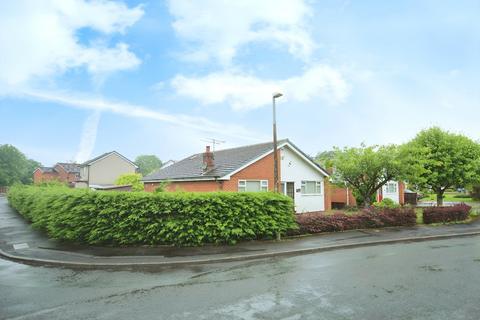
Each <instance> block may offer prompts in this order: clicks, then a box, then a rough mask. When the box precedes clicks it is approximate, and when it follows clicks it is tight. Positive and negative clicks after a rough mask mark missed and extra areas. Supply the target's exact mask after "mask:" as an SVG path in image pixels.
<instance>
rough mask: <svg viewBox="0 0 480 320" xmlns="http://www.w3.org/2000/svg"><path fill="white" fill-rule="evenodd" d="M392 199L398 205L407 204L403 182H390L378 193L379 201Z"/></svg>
mask: <svg viewBox="0 0 480 320" xmlns="http://www.w3.org/2000/svg"><path fill="white" fill-rule="evenodd" d="M386 198H388V199H391V200H393V202H395V203H396V204H400V205H403V204H405V183H403V182H402V181H388V182H387V183H386V184H384V185H383V187H381V188H380V189H378V191H377V201H379V202H380V201H382V200H383V199H386Z"/></svg>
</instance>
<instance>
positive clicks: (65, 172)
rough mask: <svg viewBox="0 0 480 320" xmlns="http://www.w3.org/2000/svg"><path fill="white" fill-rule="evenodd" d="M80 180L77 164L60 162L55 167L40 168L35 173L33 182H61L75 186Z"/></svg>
mask: <svg viewBox="0 0 480 320" xmlns="http://www.w3.org/2000/svg"><path fill="white" fill-rule="evenodd" d="M79 178H80V167H79V165H78V164H77V163H67V162H58V163H56V164H55V166H53V167H38V168H37V169H35V171H34V172H33V182H34V183H37V184H38V183H42V182H48V181H60V182H65V183H68V184H70V185H73V183H74V182H75V181H77V180H78V179H79Z"/></svg>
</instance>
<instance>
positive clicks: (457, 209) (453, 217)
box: [423, 203, 472, 224]
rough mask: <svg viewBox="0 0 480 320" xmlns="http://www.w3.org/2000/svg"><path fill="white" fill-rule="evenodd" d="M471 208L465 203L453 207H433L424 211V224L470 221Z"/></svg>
mask: <svg viewBox="0 0 480 320" xmlns="http://www.w3.org/2000/svg"><path fill="white" fill-rule="evenodd" d="M470 209H472V207H470V206H469V205H467V204H465V203H461V204H457V205H454V206H452V207H431V208H424V209H423V223H426V224H429V223H443V222H452V221H462V220H466V219H468V217H469V215H470Z"/></svg>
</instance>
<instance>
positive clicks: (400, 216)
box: [296, 208, 417, 233]
mask: <svg viewBox="0 0 480 320" xmlns="http://www.w3.org/2000/svg"><path fill="white" fill-rule="evenodd" d="M296 219H297V223H298V224H299V226H300V232H303V233H319V232H333V231H345V230H352V229H368V228H383V227H395V226H413V225H415V223H416V219H417V216H416V214H415V210H414V209H412V208H395V209H389V208H385V209H378V210H363V211H361V212H360V213H354V214H345V213H343V212H337V213H333V214H324V213H306V214H302V215H298V216H297V217H296Z"/></svg>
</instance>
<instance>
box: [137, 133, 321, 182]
mask: <svg viewBox="0 0 480 320" xmlns="http://www.w3.org/2000/svg"><path fill="white" fill-rule="evenodd" d="M285 142H288V143H290V144H291V145H292V146H294V145H293V144H292V143H291V142H290V141H289V140H288V139H284V140H279V141H278V145H281V144H283V143H285ZM294 147H295V148H296V149H297V150H298V151H299V152H301V153H302V154H303V155H304V156H306V157H307V158H310V157H309V156H308V155H306V154H305V153H303V152H302V151H301V150H300V149H298V148H297V147H296V146H294ZM272 149H273V143H272V142H266V143H260V144H254V145H248V146H243V147H239V148H233V149H225V150H218V151H215V152H214V157H215V160H214V168H213V169H212V170H210V171H207V172H204V171H203V153H197V154H194V155H192V156H189V157H187V158H185V159H183V160H180V161H177V162H175V163H174V164H172V165H170V166H168V167H165V168H162V169H160V170H158V171H156V172H154V173H152V174H149V175H147V176H145V177H144V178H143V179H142V180H143V181H152V180H180V179H185V180H188V179H212V178H218V177H223V176H225V175H227V174H229V173H231V172H233V171H235V170H237V169H239V168H241V167H242V166H244V165H245V164H247V163H249V162H250V161H252V160H254V159H256V158H258V157H259V156H261V155H263V154H265V153H267V152H269V151H271V150H272ZM317 166H318V165H317ZM318 167H319V168H320V169H321V170H323V171H325V169H323V168H321V167H320V166H318Z"/></svg>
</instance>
